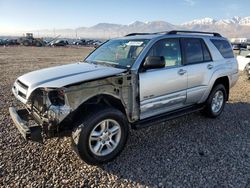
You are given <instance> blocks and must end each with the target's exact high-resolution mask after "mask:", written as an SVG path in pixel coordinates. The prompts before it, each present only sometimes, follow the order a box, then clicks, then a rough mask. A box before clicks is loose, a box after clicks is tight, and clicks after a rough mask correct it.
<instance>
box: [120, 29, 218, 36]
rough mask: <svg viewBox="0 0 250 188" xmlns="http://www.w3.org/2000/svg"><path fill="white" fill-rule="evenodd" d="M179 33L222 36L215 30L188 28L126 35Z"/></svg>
mask: <svg viewBox="0 0 250 188" xmlns="http://www.w3.org/2000/svg"><path fill="white" fill-rule="evenodd" d="M178 33H190V34H192V33H193V34H195V33H197V34H203V35H213V36H215V37H222V36H221V35H220V34H219V33H215V32H204V31H186V30H173V31H161V32H156V33H129V34H127V35H125V37H129V36H135V35H155V34H166V35H177V34H178Z"/></svg>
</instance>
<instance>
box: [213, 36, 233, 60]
mask: <svg viewBox="0 0 250 188" xmlns="http://www.w3.org/2000/svg"><path fill="white" fill-rule="evenodd" d="M211 42H212V43H213V44H214V45H215V47H216V48H217V49H218V50H219V52H220V53H221V55H222V56H223V57H224V58H233V57H234V53H233V50H232V48H231V45H230V44H229V42H228V41H226V40H216V39H211Z"/></svg>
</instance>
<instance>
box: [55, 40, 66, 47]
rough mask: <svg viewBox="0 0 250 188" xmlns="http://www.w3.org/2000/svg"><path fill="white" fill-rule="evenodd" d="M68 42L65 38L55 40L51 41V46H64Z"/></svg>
mask: <svg viewBox="0 0 250 188" xmlns="http://www.w3.org/2000/svg"><path fill="white" fill-rule="evenodd" d="M68 44H69V43H68V41H67V40H56V41H55V42H52V43H51V46H66V45H68Z"/></svg>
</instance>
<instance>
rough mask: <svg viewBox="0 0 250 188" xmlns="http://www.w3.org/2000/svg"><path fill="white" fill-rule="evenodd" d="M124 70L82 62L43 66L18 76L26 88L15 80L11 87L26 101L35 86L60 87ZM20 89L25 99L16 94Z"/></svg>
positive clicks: (20, 98)
mask: <svg viewBox="0 0 250 188" xmlns="http://www.w3.org/2000/svg"><path fill="white" fill-rule="evenodd" d="M124 71H125V70H124V69H117V68H113V67H105V66H101V65H94V64H88V63H82V62H80V63H74V64H68V65H62V66H56V67H51V68H45V69H41V70H37V71H33V72H30V73H27V74H24V75H23V76H20V77H19V78H18V79H17V80H19V81H21V82H22V83H24V84H25V85H27V86H28V89H27V90H24V89H23V88H22V87H20V86H19V85H18V84H17V82H15V83H14V86H15V88H17V89H15V90H14V89H13V93H14V94H15V96H16V97H18V98H19V100H21V101H22V102H23V103H26V102H27V100H28V98H29V96H30V95H31V93H32V92H33V91H34V90H36V89H37V88H61V87H63V86H67V85H70V84H76V83H79V82H86V81H89V80H93V79H98V78H102V77H107V76H112V75H117V74H120V73H122V72H124ZM20 90H21V91H22V92H23V93H24V94H25V95H26V98H25V99H24V98H22V97H19V96H18V95H17V92H18V91H20Z"/></svg>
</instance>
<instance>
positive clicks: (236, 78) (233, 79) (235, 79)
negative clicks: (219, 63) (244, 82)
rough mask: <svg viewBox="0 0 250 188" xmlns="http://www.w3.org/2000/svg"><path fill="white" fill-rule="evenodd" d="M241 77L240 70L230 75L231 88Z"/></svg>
mask: <svg viewBox="0 0 250 188" xmlns="http://www.w3.org/2000/svg"><path fill="white" fill-rule="evenodd" d="M238 79H239V72H237V73H234V74H232V75H231V76H230V88H232V87H233V86H234V85H235V84H236V82H237V81H238Z"/></svg>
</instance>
